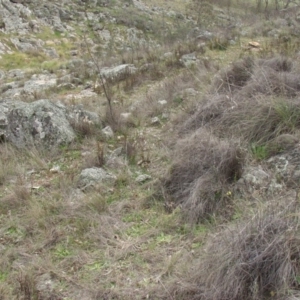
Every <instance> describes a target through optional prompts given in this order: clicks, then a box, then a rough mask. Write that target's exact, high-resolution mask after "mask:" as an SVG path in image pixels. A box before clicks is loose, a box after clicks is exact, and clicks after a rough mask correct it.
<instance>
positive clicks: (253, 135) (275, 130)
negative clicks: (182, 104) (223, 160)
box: [179, 57, 300, 143]
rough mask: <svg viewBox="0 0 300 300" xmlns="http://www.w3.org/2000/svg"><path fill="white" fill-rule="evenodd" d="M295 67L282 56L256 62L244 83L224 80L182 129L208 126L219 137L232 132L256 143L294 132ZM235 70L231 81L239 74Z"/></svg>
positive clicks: (298, 109) (297, 113) (298, 114)
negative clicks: (216, 91)
mask: <svg viewBox="0 0 300 300" xmlns="http://www.w3.org/2000/svg"><path fill="white" fill-rule="evenodd" d="M230 70H231V71H233V70H234V67H232V68H231V69H230ZM292 70H293V68H292V63H291V61H290V60H289V59H286V58H282V57H275V58H271V59H264V60H263V59H260V60H257V61H255V62H253V67H252V74H250V77H248V79H247V81H243V84H244V85H243V86H241V85H240V84H239V83H235V84H232V82H233V81H232V82H231V83H230V81H228V82H227V83H226V85H224V84H225V81H224V80H223V81H222V84H221V86H220V85H219V87H220V88H219V89H217V90H218V93H215V94H212V95H211V94H209V95H207V96H206V97H205V98H204V99H203V100H202V101H201V103H200V104H199V106H198V109H197V110H196V112H195V113H194V114H193V115H192V116H191V117H190V118H189V119H187V120H186V121H185V122H184V123H183V126H182V127H181V128H180V129H179V132H180V133H184V134H186V133H188V132H191V131H192V130H197V129H198V128H200V127H204V126H205V127H210V128H213V130H214V133H215V134H216V135H218V136H219V137H227V136H232V135H233V136H238V137H242V138H243V139H244V140H246V141H247V142H255V143H257V142H258V143H265V142H267V141H269V140H271V139H274V138H276V137H277V136H278V135H281V134H286V133H289V134H294V133H295V132H296V130H297V129H298V128H299V126H300V122H299V120H300V106H299V105H300V104H299V98H298V94H299V90H300V85H299V82H300V78H299V76H300V74H299V73H297V72H293V71H292ZM225 71H226V70H225ZM226 72H227V71H226ZM236 72H237V73H234V74H235V75H232V76H231V77H230V78H232V80H233V79H234V78H235V76H236V77H238V71H236ZM222 74H225V73H221V76H223V75H222ZM248 75H249V74H248ZM228 78H229V77H228ZM240 83H241V82H240ZM213 86H214V87H216V81H215V82H214V83H213ZM226 86H227V87H228V89H225V87H226ZM238 86H239V89H237V87H238ZM235 88H236V89H235ZM228 91H231V93H230V94H228Z"/></svg>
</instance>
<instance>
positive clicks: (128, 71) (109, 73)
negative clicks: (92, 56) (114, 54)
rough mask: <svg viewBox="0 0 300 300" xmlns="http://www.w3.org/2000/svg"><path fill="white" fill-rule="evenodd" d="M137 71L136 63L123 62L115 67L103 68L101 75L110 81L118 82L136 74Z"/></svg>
mask: <svg viewBox="0 0 300 300" xmlns="http://www.w3.org/2000/svg"><path fill="white" fill-rule="evenodd" d="M136 72H137V68H135V66H134V65H131V64H123V65H119V66H116V67H113V68H103V69H102V70H101V73H100V75H101V76H103V77H104V78H105V79H106V80H108V81H112V82H118V81H121V80H124V79H126V77H128V76H130V75H134V74H135V73H136Z"/></svg>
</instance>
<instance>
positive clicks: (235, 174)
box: [164, 129, 243, 222]
mask: <svg viewBox="0 0 300 300" xmlns="http://www.w3.org/2000/svg"><path fill="white" fill-rule="evenodd" d="M242 165H243V155H242V152H241V150H240V148H239V145H238V143H234V142H233V141H231V142H228V141H226V140H224V141H223V140H220V139H218V138H216V137H214V136H213V135H212V133H211V132H209V131H207V130H204V129H200V130H198V131H196V132H195V133H193V134H191V135H190V136H188V137H186V138H184V139H182V140H180V141H178V143H177V145H176V149H175V152H174V154H173V164H172V166H171V169H170V172H169V176H168V177H167V179H166V180H165V182H164V186H165V189H166V191H167V193H168V195H169V196H170V199H171V200H173V201H175V202H176V203H177V204H180V205H181V206H182V208H183V210H184V212H185V214H186V216H187V218H188V220H189V221H191V222H197V221H200V220H201V219H203V218H207V217H208V216H209V215H210V214H213V213H214V212H220V209H221V208H222V207H224V205H225V203H226V201H227V200H228V199H227V198H226V195H225V194H226V192H228V189H229V186H230V184H231V183H232V182H234V181H235V180H237V179H238V178H239V177H240V175H241V172H242Z"/></svg>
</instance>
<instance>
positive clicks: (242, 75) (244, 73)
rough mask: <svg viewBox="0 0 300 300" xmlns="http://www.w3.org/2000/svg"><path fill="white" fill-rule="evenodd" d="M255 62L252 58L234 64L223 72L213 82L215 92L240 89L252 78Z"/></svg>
mask: <svg viewBox="0 0 300 300" xmlns="http://www.w3.org/2000/svg"><path fill="white" fill-rule="evenodd" d="M253 67H254V61H253V59H252V58H251V57H246V58H244V59H242V60H239V61H237V62H234V63H233V64H232V66H230V67H228V68H226V69H224V70H222V71H221V72H220V73H219V74H218V75H217V76H216V77H215V79H214V81H213V85H212V87H213V89H212V90H213V92H217V93H221V92H230V93H232V92H233V91H235V90H236V89H240V88H241V87H242V86H244V85H245V84H246V83H247V81H248V80H249V79H250V78H251V75H252V69H253Z"/></svg>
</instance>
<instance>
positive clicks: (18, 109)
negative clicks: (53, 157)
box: [6, 100, 76, 148]
mask: <svg viewBox="0 0 300 300" xmlns="http://www.w3.org/2000/svg"><path fill="white" fill-rule="evenodd" d="M6 122H7V127H6V138H7V140H8V141H10V142H11V143H12V144H14V145H15V146H17V147H19V148H24V147H26V146H32V145H35V146H42V147H55V146H58V145H62V144H68V143H70V142H72V141H73V140H74V139H75V138H76V134H75V132H74V130H73V129H72V127H71V125H70V124H69V122H68V120H67V117H66V109H65V107H64V106H59V105H56V104H54V103H52V102H50V101H49V100H39V101H35V102H32V103H24V102H15V104H14V108H12V109H11V110H10V112H9V113H8V115H7V121H6Z"/></svg>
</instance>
